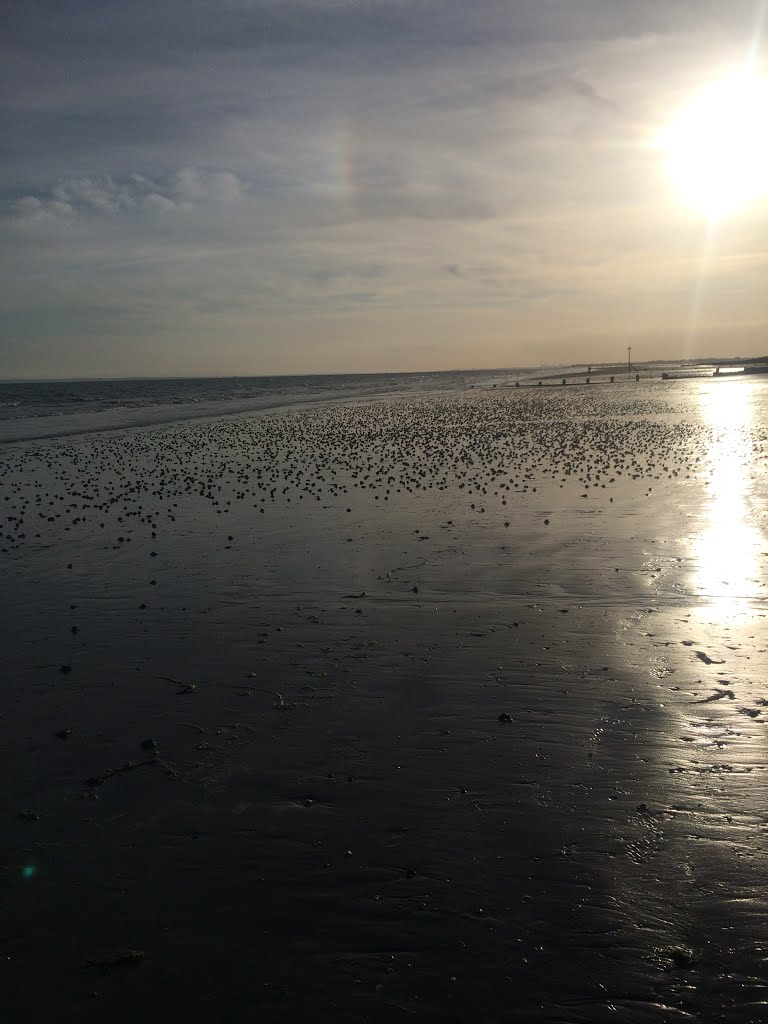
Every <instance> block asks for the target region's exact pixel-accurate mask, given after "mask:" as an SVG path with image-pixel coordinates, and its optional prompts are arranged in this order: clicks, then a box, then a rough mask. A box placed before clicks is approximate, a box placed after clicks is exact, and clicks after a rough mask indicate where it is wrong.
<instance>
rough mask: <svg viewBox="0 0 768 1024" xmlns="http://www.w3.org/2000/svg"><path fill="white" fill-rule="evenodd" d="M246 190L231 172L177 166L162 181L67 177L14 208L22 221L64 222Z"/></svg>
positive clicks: (219, 200) (223, 197)
mask: <svg viewBox="0 0 768 1024" xmlns="http://www.w3.org/2000/svg"><path fill="white" fill-rule="evenodd" d="M246 192H247V186H246V185H245V183H244V182H243V181H241V180H240V178H238V176H237V175H236V174H233V173H232V172H231V171H214V170H207V169H204V168H200V167H182V168H181V169H180V170H179V171H178V172H177V173H176V174H175V175H173V177H172V178H171V179H170V180H168V181H166V182H165V183H163V182H161V181H158V180H156V179H152V178H150V177H148V176H146V175H143V174H131V175H130V176H128V177H127V178H125V179H123V180H115V179H114V178H112V177H111V176H109V175H106V176H103V177H95V178H70V179H67V180H64V181H60V182H58V183H57V184H56V185H55V186H54V188H53V189H52V190H51V192H50V193H49V194H48V195H41V196H38V195H26V196H22V197H21V198H20V199H18V200H17V201H16V203H15V204H14V210H15V214H16V218H17V220H19V221H21V222H22V223H27V224H41V223H46V222H50V221H51V220H61V221H67V222H68V221H71V220H72V219H73V218H75V217H88V216H102V217H114V216H117V215H120V214H135V215H139V214H142V213H149V214H156V213H168V212H170V211H172V210H178V209H180V208H185V209H186V208H190V207H200V206H204V205H206V204H209V203H216V204H225V203H235V202H239V201H240V200H242V199H244V197H245V195H246Z"/></svg>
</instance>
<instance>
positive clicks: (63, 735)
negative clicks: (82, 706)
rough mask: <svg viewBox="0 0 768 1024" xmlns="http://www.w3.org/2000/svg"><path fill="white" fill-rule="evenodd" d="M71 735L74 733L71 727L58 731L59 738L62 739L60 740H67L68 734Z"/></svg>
mask: <svg viewBox="0 0 768 1024" xmlns="http://www.w3.org/2000/svg"><path fill="white" fill-rule="evenodd" d="M71 735H72V730H71V729H59V731H58V732H57V733H56V736H57V738H58V739H60V740H65V739H66V738H67V737H68V736H71Z"/></svg>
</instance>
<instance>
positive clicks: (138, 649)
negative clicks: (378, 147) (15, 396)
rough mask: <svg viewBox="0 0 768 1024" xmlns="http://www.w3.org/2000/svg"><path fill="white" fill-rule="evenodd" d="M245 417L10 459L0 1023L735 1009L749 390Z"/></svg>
mask: <svg viewBox="0 0 768 1024" xmlns="http://www.w3.org/2000/svg"><path fill="white" fill-rule="evenodd" d="M233 411H236V412H237V413H238V414H237V415H230V416H227V417H221V418H214V417H209V418H199V419H194V420H192V419H190V420H186V421H183V422H168V423H157V424H149V425H144V426H140V427H139V426H134V427H131V428H130V429H128V428H126V427H123V428H121V429H111V430H109V431H104V432H90V433H88V432H79V433H77V434H74V433H73V434H72V435H70V436H60V437H53V438H48V439H43V438H41V439H34V438H29V439H26V440H23V439H22V440H15V441H13V443H7V444H4V445H3V446H2V447H0V474H2V475H1V476H0V497H1V498H2V507H3V542H2V545H0V547H2V549H3V550H2V554H1V555H0V559H1V561H0V564H1V565H2V582H0V594H2V607H3V609H4V613H3V651H4V653H5V665H4V668H5V671H4V679H3V700H2V706H1V707H0V759H1V760H0V765H1V769H2V778H3V786H2V787H1V789H0V793H1V795H0V813H2V816H3V821H4V823H5V827H4V828H3V831H2V860H1V861H0V865H1V873H0V881H1V882H2V893H3V895H2V905H3V914H2V925H0V963H2V967H0V979H1V983H2V986H3V992H4V994H3V1005H4V1006H5V1008H6V1014H7V1019H8V1020H9V1021H11V1020H14V1021H15V1020H22V1019H25V1020H34V1021H41V1022H43V1021H47V1020H56V1021H58V1022H69V1021H73V1022H74V1021H78V1022H83V1021H86V1022H87V1021H104V1020H111V1021H113V1022H118V1021H135V1020H137V1019H140V1018H141V1017H143V1016H145V1015H147V1014H148V1013H152V1014H154V1015H157V1016H158V1017H172V1018H173V1019H180V1020H183V1019H185V1018H186V1019H192V1020H196V1019H207V1020H215V1021H220V1022H239V1021H243V1020H246V1019H251V1018H253V1019H259V1020H263V1021H269V1022H273V1021H274V1022H280V1024H283V1022H286V1024H287V1022H288V1021H304V1020H306V1021H319V1022H323V1021H329V1022H330V1021H333V1022H335V1024H336V1022H349V1024H352V1022H362V1021H367V1022H375V1024H379V1022H381V1024H387V1022H390V1021H401V1020H402V1021H411V1020H415V1021H428V1022H435V1024H437V1022H441V1024H442V1022H452V1021H456V1022H459V1021H470V1020H471V1021H487V1022H495V1021H502V1020H503V1021H510V1022H511V1021H520V1022H524V1021H537V1022H546V1024H582V1022H583V1024H587V1022H589V1024H602V1022H603V1021H615V1020H621V1021H628V1022H637V1024H657V1022H658V1024H662V1022H668V1024H678V1022H689V1021H690V1022H693V1021H697V1022H699V1021H703V1022H719V1021H727V1022H729V1024H731V1022H744V1024H747V1022H753V1021H757V1020H761V1019H763V1018H764V1017H765V1016H766V1014H767V1013H768V980H767V979H766V969H767V964H768V923H766V922H767V921H768V918H767V916H766V888H765V879H766V877H767V876H766V872H767V871H768V845H767V844H766V838H767V836H768V832H767V826H766V819H765V804H766V792H768V786H767V784H768V778H767V777H766V749H767V748H768V643H766V639H765V638H766V617H767V615H768V603H767V600H766V599H767V598H768V468H767V466H768V460H766V455H767V454H768V381H765V380H758V379H754V380H744V379H738V380H718V381H712V380H680V381H667V382H663V383H662V382H660V381H641V382H640V383H639V384H635V383H634V382H617V383H615V384H611V385H608V384H605V385H602V384H601V385H592V386H589V387H587V386H577V385H573V386H569V387H542V388H538V387H521V388H506V387H498V388H493V387H486V388H483V387H478V388H476V389H473V390H471V391H470V390H454V391H441V390H439V389H437V388H435V389H434V391H433V392H430V393H426V392H425V393H412V392H409V393H407V394H393V395H388V396H383V395H377V394H368V395H365V396H360V397H358V398H357V399H355V400H346V401H343V402H341V401H338V400H337V399H335V398H334V399H327V398H326V399H322V396H320V397H318V396H316V395H315V394H314V393H312V404H308V403H305V404H303V405H297V406H295V407H278V408H270V409H262V410H260V411H255V412H254V411H253V410H250V411H244V410H242V409H240V410H233ZM38 433H40V431H38ZM8 436H12V435H10V434H9V435H8ZM13 436H15V435H13Z"/></svg>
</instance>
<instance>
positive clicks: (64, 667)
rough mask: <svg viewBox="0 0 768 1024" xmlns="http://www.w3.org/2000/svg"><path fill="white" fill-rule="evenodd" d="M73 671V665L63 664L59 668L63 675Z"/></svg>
mask: <svg viewBox="0 0 768 1024" xmlns="http://www.w3.org/2000/svg"><path fill="white" fill-rule="evenodd" d="M71 671H72V666H71V665H62V666H61V667H60V668H59V672H61V673H62V675H66V674H67V673H68V672H71Z"/></svg>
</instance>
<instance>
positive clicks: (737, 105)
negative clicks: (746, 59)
mask: <svg viewBox="0 0 768 1024" xmlns="http://www.w3.org/2000/svg"><path fill="white" fill-rule="evenodd" d="M660 141H661V146H662V149H663V150H664V153H665V154H666V159H667V169H668V171H669V173H670V175H671V177H672V179H673V181H674V182H675V183H676V185H677V187H678V189H679V190H680V193H681V195H682V198H683V200H684V201H685V202H686V203H688V204H689V205H691V206H693V207H695V208H696V209H698V210H699V212H700V213H702V214H704V216H706V217H708V218H709V219H710V220H718V219H720V218H721V217H725V216H728V215H729V214H733V213H736V212H738V211H739V210H742V209H744V208H745V207H747V206H749V205H750V204H751V203H754V202H755V201H756V200H759V199H761V198H763V197H764V196H767V195H768V79H765V78H760V77H759V76H757V75H755V74H754V73H752V72H741V73H739V74H736V75H733V76H732V77H731V78H727V79H725V80H723V81H720V82H716V83H714V84H713V85H710V86H709V87H708V88H706V89H704V90H703V91H702V92H701V93H699V95H698V96H696V97H695V98H694V99H693V100H692V101H691V102H690V103H689V104H688V105H687V106H686V107H685V108H684V109H683V110H682V111H681V112H680V113H679V114H678V115H677V117H676V118H674V120H673V121H672V122H671V123H670V124H669V125H668V126H667V127H666V129H665V130H664V131H663V132H662V135H661V140H660Z"/></svg>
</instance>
